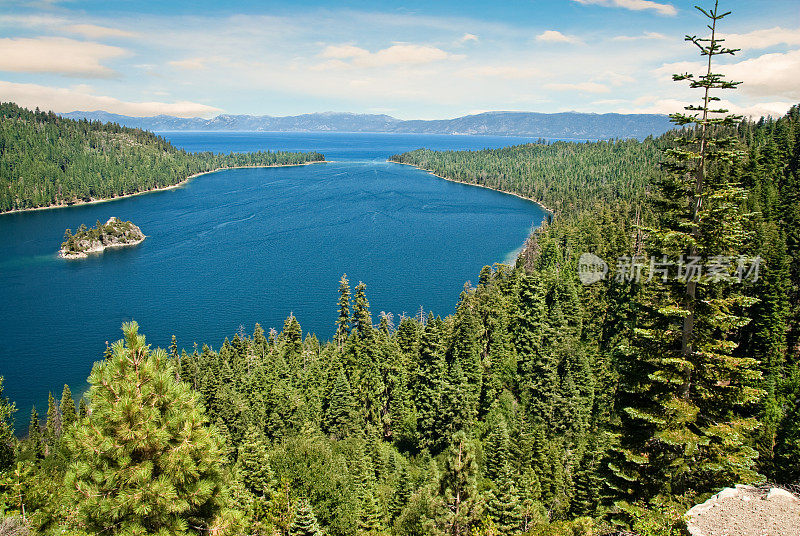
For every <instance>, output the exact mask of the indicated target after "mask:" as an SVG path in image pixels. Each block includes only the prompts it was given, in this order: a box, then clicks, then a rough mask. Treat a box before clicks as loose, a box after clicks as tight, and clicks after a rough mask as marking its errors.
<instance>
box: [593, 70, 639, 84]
mask: <svg viewBox="0 0 800 536" xmlns="http://www.w3.org/2000/svg"><path fill="white" fill-rule="evenodd" d="M592 80H605V81H606V82H608V83H609V84H611V85H612V86H622V85H624V84H630V83H633V82H636V79H635V78H634V77H632V76H630V75H627V74H622V73H617V72H614V71H606V72H604V73H601V74H599V75H597V76H595V77H594V78H593V79H592Z"/></svg>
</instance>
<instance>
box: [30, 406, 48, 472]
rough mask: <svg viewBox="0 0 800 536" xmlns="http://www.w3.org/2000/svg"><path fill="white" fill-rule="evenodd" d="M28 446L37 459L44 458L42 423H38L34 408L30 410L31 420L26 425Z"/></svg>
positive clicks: (37, 415)
mask: <svg viewBox="0 0 800 536" xmlns="http://www.w3.org/2000/svg"><path fill="white" fill-rule="evenodd" d="M28 444H29V445H30V447H31V452H33V454H34V456H35V457H36V458H37V459H43V458H44V454H45V443H44V438H43V437H42V423H41V422H39V413H38V412H37V411H36V406H33V408H32V409H31V420H30V423H28Z"/></svg>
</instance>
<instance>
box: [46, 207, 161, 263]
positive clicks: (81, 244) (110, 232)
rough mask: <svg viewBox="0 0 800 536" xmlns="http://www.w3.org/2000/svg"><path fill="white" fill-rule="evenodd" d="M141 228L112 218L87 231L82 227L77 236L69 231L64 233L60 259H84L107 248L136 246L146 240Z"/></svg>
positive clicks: (76, 233) (84, 226) (98, 222)
mask: <svg viewBox="0 0 800 536" xmlns="http://www.w3.org/2000/svg"><path fill="white" fill-rule="evenodd" d="M145 238H146V237H145V235H144V233H143V232H142V230H141V229H139V227H137V226H136V225H134V224H133V223H131V222H129V221H120V220H119V219H117V218H116V217H114V216H112V217H111V218H109V219H108V221H107V222H106V223H105V224H103V223H100V221H99V220H98V221H97V225H96V226H95V227H92V228H91V229H87V228H86V225H81V226H80V227H79V228H78V230H77V231H76V232H75V234H72V231H70V230H69V229H67V230H66V232H65V233H64V242H62V243H61V251H60V252H59V257H61V258H62V259H84V258H86V257H88V256H89V253H101V252H102V251H103V250H104V249H106V248H116V247H124V246H135V245H136V244H139V243H141V242H142V241H143V240H144V239H145Z"/></svg>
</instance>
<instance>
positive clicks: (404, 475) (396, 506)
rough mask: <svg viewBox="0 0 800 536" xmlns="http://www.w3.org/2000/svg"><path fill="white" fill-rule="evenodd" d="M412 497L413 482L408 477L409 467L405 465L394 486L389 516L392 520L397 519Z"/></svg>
mask: <svg viewBox="0 0 800 536" xmlns="http://www.w3.org/2000/svg"><path fill="white" fill-rule="evenodd" d="M410 497H411V482H410V480H409V477H408V468H407V467H406V466H405V465H403V466H402V467H400V474H399V475H398V476H397V484H396V485H395V487H394V494H392V499H391V502H390V504H389V516H390V517H391V519H392V520H394V519H396V518H397V517H398V516H399V515H400V513H401V512H402V511H403V508H405V506H406V505H407V504H408V499H409V498H410Z"/></svg>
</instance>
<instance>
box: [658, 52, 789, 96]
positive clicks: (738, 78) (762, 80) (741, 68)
mask: <svg viewBox="0 0 800 536" xmlns="http://www.w3.org/2000/svg"><path fill="white" fill-rule="evenodd" d="M705 69H706V66H705V65H704V64H703V63H700V62H688V61H687V62H678V63H669V64H665V65H662V66H661V67H659V68H658V69H656V70H655V72H656V73H657V74H659V75H661V76H662V77H663V78H664V79H667V77H671V76H672V73H683V72H689V73H695V74H698V73H701V72H704V71H705ZM714 71H716V72H720V73H722V74H724V75H725V76H726V77H727V78H728V79H729V80H732V81H735V82H742V85H740V86H739V91H740V92H742V93H746V94H748V95H754V96H757V97H761V98H764V97H779V98H783V99H790V100H795V101H796V100H798V99H800V50H790V51H788V52H785V53H782V52H775V53H771V54H763V55H761V56H758V57H755V58H751V59H747V60H742V61H739V62H736V63H729V64H727V65H718V66H716V67H715V68H714Z"/></svg>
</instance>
